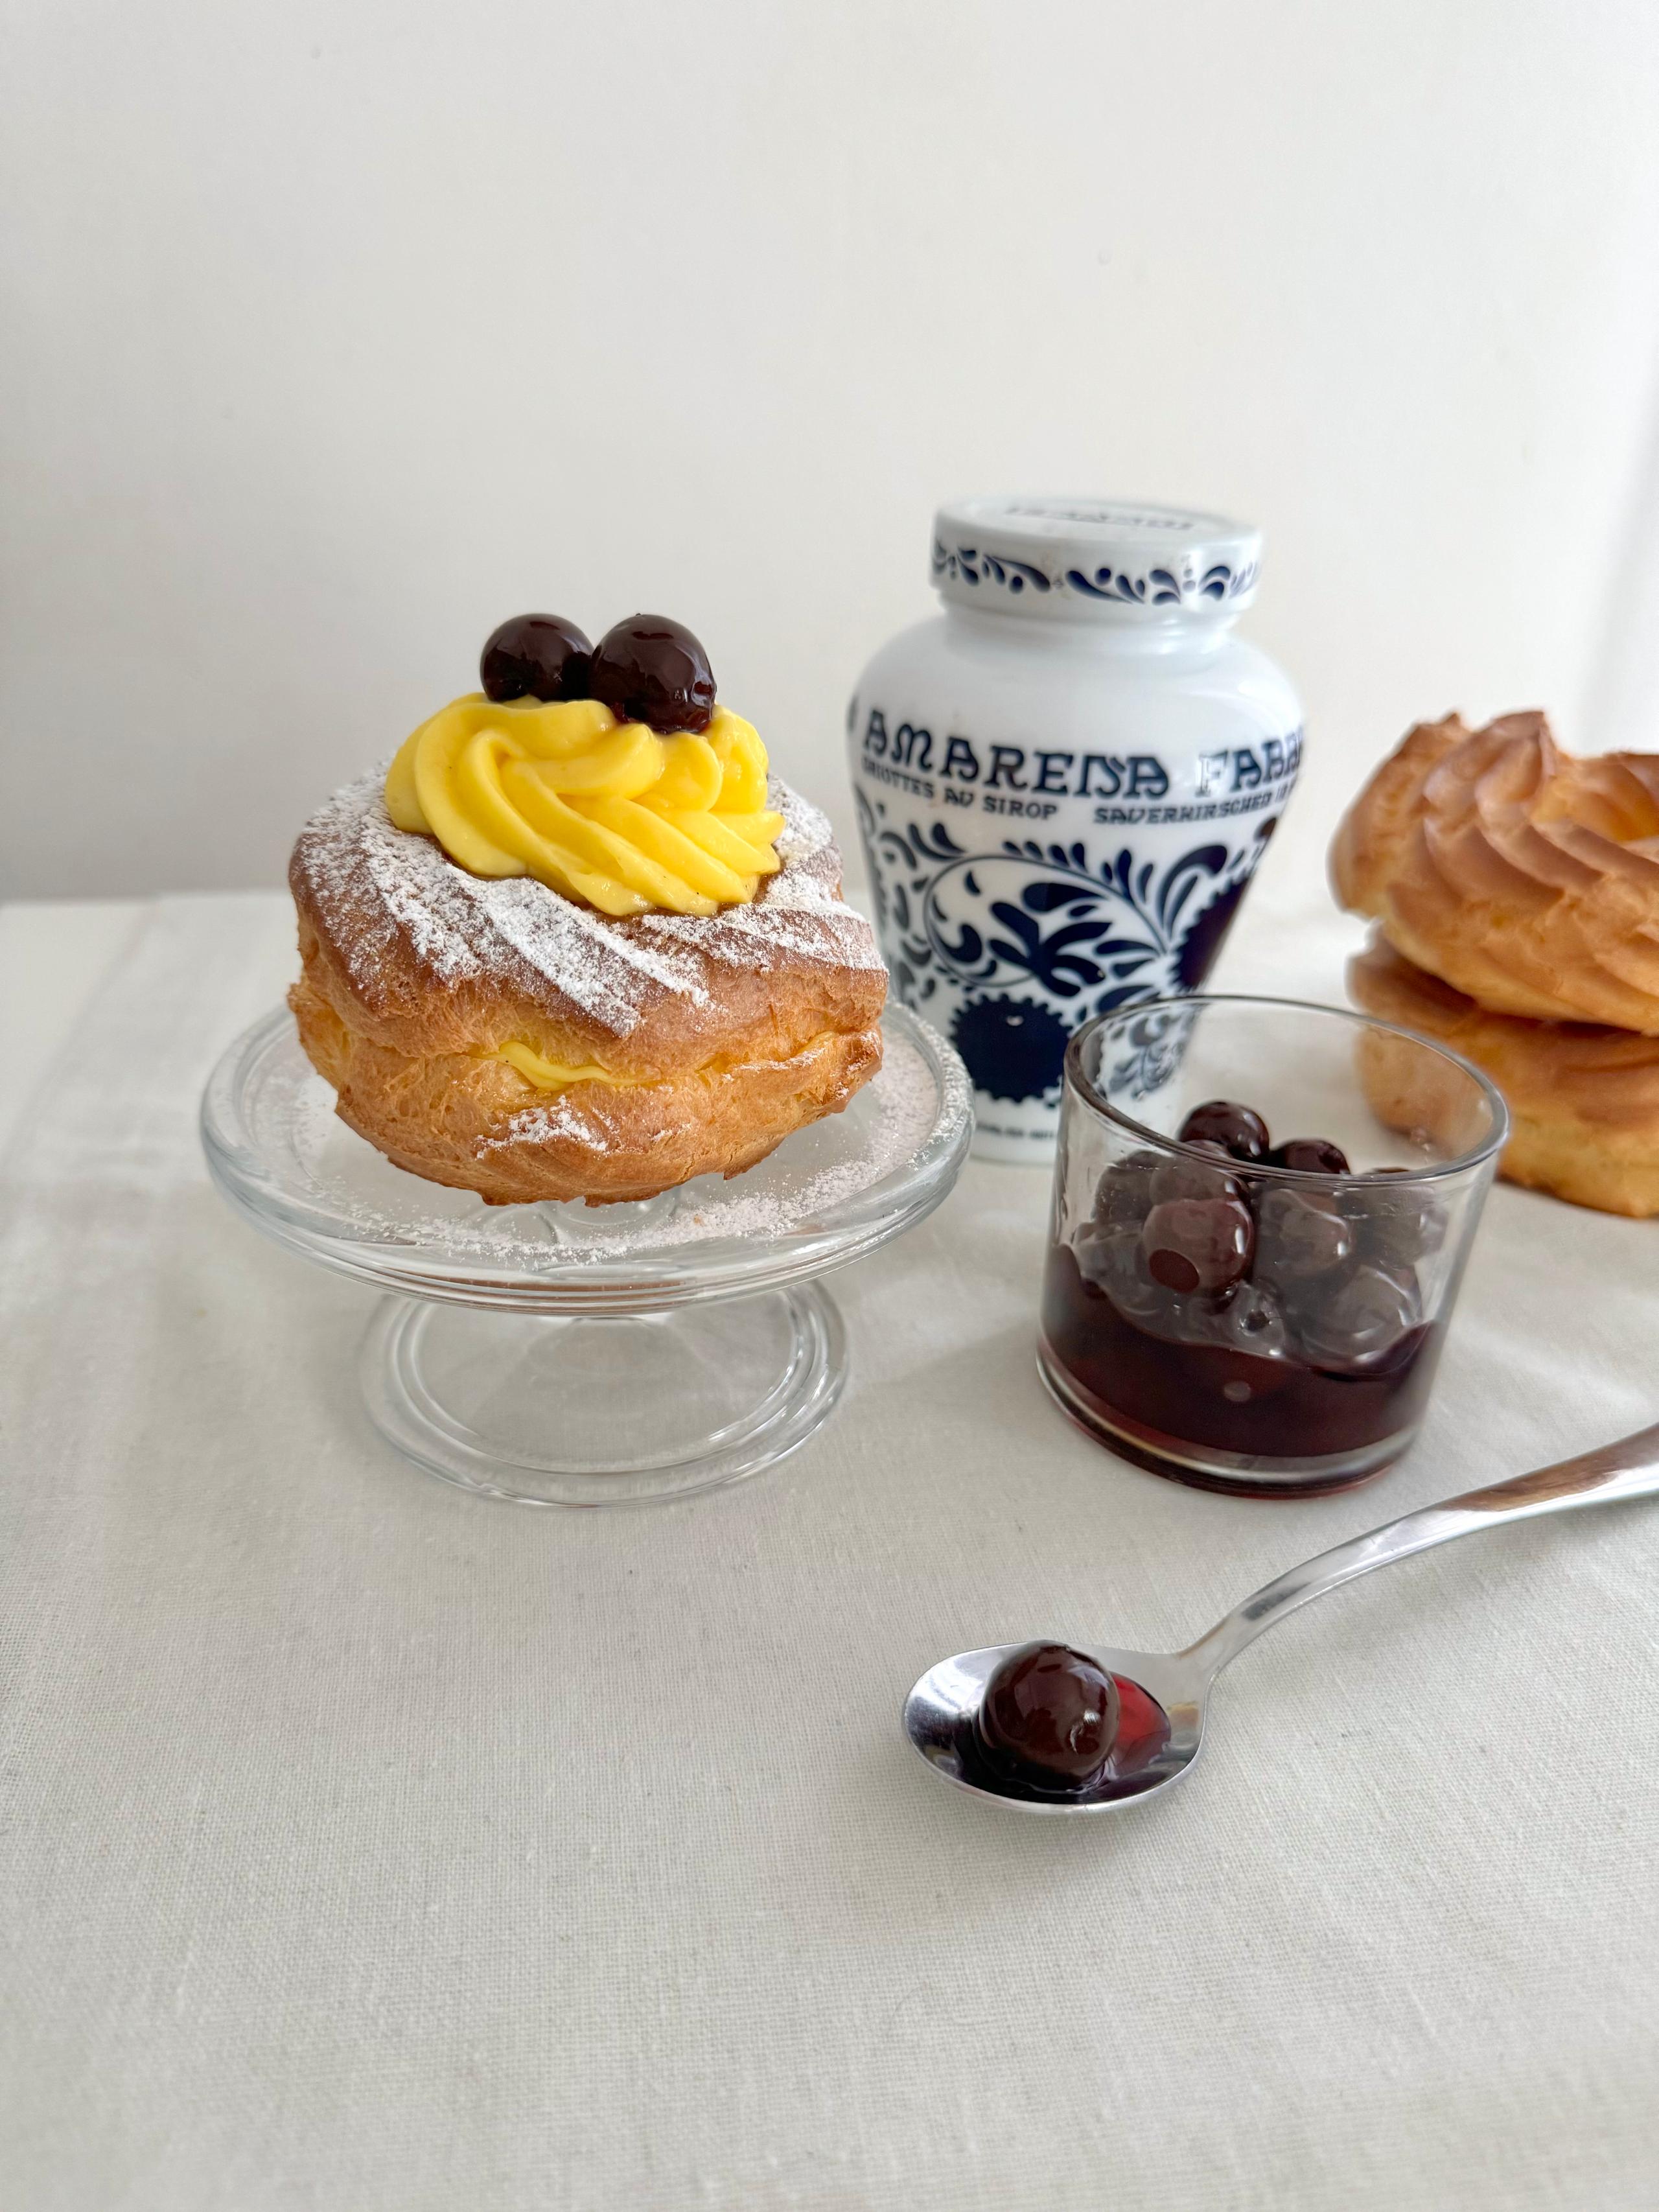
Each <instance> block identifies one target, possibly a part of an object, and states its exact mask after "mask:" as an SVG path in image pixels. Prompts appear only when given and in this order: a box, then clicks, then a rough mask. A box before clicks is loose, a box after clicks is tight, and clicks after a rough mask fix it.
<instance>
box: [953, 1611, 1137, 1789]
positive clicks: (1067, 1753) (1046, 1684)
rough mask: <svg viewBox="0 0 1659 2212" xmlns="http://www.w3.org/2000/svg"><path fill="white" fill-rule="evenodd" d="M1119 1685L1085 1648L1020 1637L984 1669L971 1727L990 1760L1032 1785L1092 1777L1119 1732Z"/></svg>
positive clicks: (1069, 1784)
mask: <svg viewBox="0 0 1659 2212" xmlns="http://www.w3.org/2000/svg"><path fill="white" fill-rule="evenodd" d="M1117 1723H1118V1690H1117V1685H1116V1683H1115V1681H1114V1680H1113V1679H1112V1677H1111V1676H1110V1675H1109V1674H1107V1673H1106V1671H1105V1670H1104V1668H1102V1667H1100V1666H1099V1665H1098V1664H1097V1662H1095V1661H1094V1660H1092V1659H1091V1658H1090V1657H1089V1656H1088V1654H1087V1653H1086V1652H1084V1651H1074V1650H1073V1649H1072V1647H1071V1646H1070V1645H1069V1644H1021V1646H1020V1648H1019V1649H1018V1651H1011V1652H1010V1653H1009V1655H1008V1656H1007V1657H1006V1659H1005V1660H1004V1661H1003V1662H1002V1663H1001V1665H1000V1666H999V1667H998V1668H996V1669H995V1670H994V1673H993V1674H992V1675H991V1676H990V1679H989V1680H987V1683H986V1685H985V1691H984V1695H983V1697H982V1698H981V1701H980V1708H979V1713H978V1717H977V1720H976V1723H975V1725H976V1728H977V1730H978V1735H979V1741H980V1746H981V1749H982V1750H983V1751H984V1753H985V1754H986V1756H987V1758H988V1759H990V1761H991V1763H992V1765H994V1766H996V1767H998V1768H1000V1770H1001V1771H1004V1772H1006V1773H1009V1774H1012V1775H1014V1776H1016V1777H1017V1778H1019V1779H1020V1780H1023V1781H1026V1782H1029V1783H1031V1784H1033V1785H1034V1786H1036V1787H1037V1788H1047V1789H1051V1790H1052V1789H1061V1790H1075V1789H1078V1788H1079V1787H1081V1786H1082V1785H1083V1784H1085V1783H1087V1782H1090V1781H1092V1779H1093V1778H1094V1777H1095V1776H1096V1775H1097V1774H1098V1773H1099V1771H1100V1770H1101V1769H1102V1767H1103V1766H1104V1765H1105V1764H1106V1761H1107V1759H1109V1757H1110V1755H1111V1750H1112V1745H1113V1743H1114V1741H1115V1740H1116V1736H1117Z"/></svg>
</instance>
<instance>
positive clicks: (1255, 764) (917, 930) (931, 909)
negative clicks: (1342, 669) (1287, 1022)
mask: <svg viewBox="0 0 1659 2212" xmlns="http://www.w3.org/2000/svg"><path fill="white" fill-rule="evenodd" d="M1260 557H1261V533H1260V532H1258V531H1256V530H1254V529H1252V528H1250V527H1249V526H1247V525H1245V524H1243V523H1237V522H1229V521H1227V520H1225V519H1224V518H1223V517H1222V516H1220V515H1215V514H1200V513H1187V512H1185V511H1182V510H1180V509H1177V508H1174V507H1142V506H1135V505H1132V504H1127V503H1123V502H1120V501H1112V500H1089V499H1039V498H1028V499H1021V498H987V499H969V500H963V501H958V502H956V503H954V504H952V505H951V506H948V507H942V508H941V509H940V510H939V514H938V516H937V517H936V519H935V524H934V537H933V583H934V586H935V588H936V589H937V590H938V592H939V596H940V598H941V599H942V600H943V601H944V609H945V611H944V612H943V613H942V614H941V615H939V616H936V617H934V618H933V620H932V621H930V622H924V623H918V624H917V625H916V627H915V629H908V630H905V631H903V632H902V633H901V634H900V635H898V636H897V637H896V638H894V639H893V640H892V641H890V643H889V644H887V645H884V647H882V649H881V650H880V652H879V653H877V654H876V656H875V658H874V659H873V660H872V661H871V663H870V665H869V666H868V667H867V668H866V670H865V671H864V674H863V675H862V676H861V677H860V679H859V685H858V689H857V690H856V691H855V692H854V696H853V702H852V706H851V708H850V710H849V719H848V737H849V744H850V748H851V754H852V778H853V787H854V797H855V799H856V802H857V806H858V817H859V824H860V831H861V834H862V836H863V840H864V848H865V853H866V859H867V860H868V864H869V872H870V881H871V886H872V895H873V896H874V899H875V902H876V913H877V921H878V929H879V932H880V935H881V942H882V950H883V952H884V954H885V956H886V959H887V963H888V965H889V967H890V969H891V970H892V975H893V981H894V985H895V987H896V990H897V992H898V994H899V996H900V997H901V998H902V1000H904V1002H905V1004H906V1005H907V1006H911V1007H913V1008H915V1011H916V1012H918V1013H921V1014H922V1015H924V1016H926V1018H927V1019H928V1020H929V1021H931V1022H932V1023H933V1024H934V1026H935V1027H936V1028H938V1029H939V1030H943V1031H944V1032H945V1034H946V1035H947V1036H949V1037H950V1038H951V1042H953V1043H954V1044H955V1046H956V1048H957V1051H958V1052H959V1053H960V1054H962V1057H963V1060H964V1061H965V1062H966V1063H967V1066H968V1071H969V1074H970V1075H971V1077H972V1078H973V1081H974V1086H975V1098H974V1104H975V1113H976V1115H977V1117H978V1125H979V1127H978V1135H977V1137H976V1139H975V1152H977V1153H978V1154H979V1155H980V1156H981V1158H993V1159H1007V1160H1031V1161H1043V1160H1047V1159H1048V1158H1050V1157H1051V1156H1052V1152H1053V1147H1054V1136H1055V1132H1056V1129H1057V1127H1058V1122H1059V1115H1060V1073H1061V1063H1062V1061H1063V1059H1064V1056H1065V1051H1066V1042H1067V1040H1068V1038H1069V1037H1070V1036H1071V1034H1072V1032H1073V1030H1076V1029H1078V1028H1079V1027H1080V1026H1081V1024H1083V1023H1084V1022H1085V1021H1088V1020H1090V1019H1091V1018H1093V1017H1094V1016H1095V1015H1097V1014H1103V1013H1109V1012H1112V1011H1113V1010H1114V1009H1115V1008H1116V1007H1119V1006H1127V1005H1130V1004H1133V1002H1134V1001H1135V1000H1140V999H1154V998H1161V997H1164V996H1167V995H1169V994H1171V993H1175V992H1189V991H1195V990H1197V989H1198V988H1199V987H1200V986H1201V985H1202V983H1203V981H1204V979H1205V977H1206V975H1208V973H1209V971H1210V968H1211V964H1212V962H1213V961H1214V959H1215V957H1216V954H1217V953H1218V951H1219V950H1220V948H1221V944H1222V941H1223V939H1225V936H1226V933H1227V931H1228V928H1229V927H1230V926H1231V922H1232V920H1233V917H1234V915H1235V914H1236V913H1237V909H1238V903H1239V901H1240V900H1241V899H1242V897H1243V895H1244V891H1245V889H1246V886H1247V885H1248V884H1249V880H1250V878H1251V876H1252V875H1253V874H1254V872H1255V867H1256V865H1257V863H1258V861H1259V860H1261V855H1262V853H1263V851H1264V850H1265V848H1266V847H1267V841H1268V839H1269V838H1270V837H1271V836H1272V835H1273V829H1274V827H1275V825H1276V823H1278V820H1279V815H1280V813H1281V812H1282V811H1283V809H1284V806H1285V801H1286V800H1287V799H1289V797H1290V795H1291V787H1292V786H1293V785H1294V784H1295V781H1296V776H1297V768H1298V767H1299V765H1300V763H1301V757H1302V717H1301V710H1300V708H1299V707H1298V705H1297V698H1296V694H1295V692H1294V691H1293V690H1291V686H1290V684H1289V682H1288V681H1287V680H1286V678H1285V676H1284V675H1283V674H1282V673H1281V672H1280V671H1279V669H1278V668H1277V667H1276V666H1275V665H1274V664H1273V662H1272V661H1271V660H1269V659H1267V655H1266V654H1265V653H1260V652H1258V651H1257V650H1256V649H1255V647H1253V646H1250V645H1247V644H1245V643H1244V642H1243V641H1242V640H1241V639H1239V638H1237V637H1235V636H1234V635H1233V634H1232V626H1233V623H1234V622H1235V621H1236V619H1237V617H1238V616H1239V615H1240V614H1241V613H1242V612H1243V610H1244V608H1245V607H1247V606H1248V605H1249V603H1250V600H1251V599H1252V598H1253V597H1254V596H1255V584H1256V574H1257V568H1258V565H1259V562H1260Z"/></svg>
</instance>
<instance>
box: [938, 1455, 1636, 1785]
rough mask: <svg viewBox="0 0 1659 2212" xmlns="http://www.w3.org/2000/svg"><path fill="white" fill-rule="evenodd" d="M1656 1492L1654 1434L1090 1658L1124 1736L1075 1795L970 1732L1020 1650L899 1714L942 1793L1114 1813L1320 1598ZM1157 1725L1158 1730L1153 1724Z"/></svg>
mask: <svg viewBox="0 0 1659 2212" xmlns="http://www.w3.org/2000/svg"><path fill="white" fill-rule="evenodd" d="M1656 1492H1659V1427H1654V1428H1650V1429H1642V1430H1640V1431H1638V1433H1637V1434H1636V1435H1635V1436H1632V1437H1623V1438H1621V1439H1620V1442H1619V1443H1612V1444H1603V1445H1602V1446H1601V1448H1600V1449H1598V1450H1595V1451H1590V1452H1584V1453H1582V1454H1581V1455H1579V1457H1577V1459H1570V1460H1563V1461H1562V1462H1560V1463H1559V1465H1558V1466H1555V1467H1543V1468H1537V1469H1535V1470H1534V1473H1532V1474H1519V1475H1516V1477H1515V1478H1514V1479H1513V1480H1511V1481H1509V1482H1496V1483H1492V1484H1490V1485H1489V1486H1486V1488H1484V1489H1481V1490H1469V1491H1465V1492H1463V1493H1462V1496H1460V1497H1457V1498H1447V1499H1446V1500H1445V1502H1444V1504H1440V1505H1426V1506H1425V1507H1424V1508H1423V1510H1421V1511H1420V1512H1418V1513H1408V1514H1407V1515H1406V1516H1404V1518H1403V1519H1401V1520H1399V1521H1390V1522H1387V1523H1386V1524H1385V1525H1384V1526H1383V1528H1373V1529H1371V1530H1370V1531H1369V1532H1368V1533H1367V1534H1365V1535H1363V1536H1354V1537H1352V1538H1350V1540H1349V1541H1348V1542H1347V1543H1346V1544H1339V1545H1337V1546H1336V1547H1335V1548H1334V1550H1333V1551H1329V1552H1322V1553H1320V1554H1319V1556H1318V1558H1317V1559H1310V1560H1308V1561H1307V1562H1306V1564H1305V1565H1302V1566H1299V1567H1292V1568H1291V1570H1290V1571H1289V1572H1288V1573H1286V1574H1282V1575H1280V1576H1279V1577H1278V1578H1277V1580H1276V1581H1273V1582H1270V1583H1267V1584H1265V1585H1264V1586H1263V1588H1261V1589H1259V1590H1257V1591H1256V1592H1255V1595H1253V1596H1250V1597H1247V1598H1246V1599H1245V1601H1244V1602H1243V1605H1240V1606H1235V1607H1234V1608H1233V1610H1232V1611H1231V1613H1228V1614H1227V1615H1226V1616H1225V1619H1224V1620H1218V1622H1217V1623H1216V1625H1215V1626H1214V1627H1213V1628H1212V1629H1211V1630H1210V1631H1209V1632H1208V1633H1207V1634H1206V1635H1204V1636H1200V1638H1199V1639H1198V1641H1197V1643H1196V1644H1189V1645H1188V1648H1187V1649H1186V1650H1184V1651H1118V1650H1113V1649H1111V1648H1110V1647H1109V1646H1108V1645H1104V1644H1097V1645H1095V1646H1093V1647H1092V1649H1091V1654H1090V1656H1091V1657H1093V1658H1094V1659H1095V1660H1096V1661H1097V1662H1098V1663H1099V1665H1100V1666H1102V1667H1103V1668H1104V1669H1105V1670H1106V1672H1107V1673H1108V1674H1112V1675H1115V1677H1116V1678H1117V1682H1118V1688H1119V1692H1120V1695H1121V1697H1122V1698H1123V1702H1124V1713H1125V1717H1126V1724H1125V1725H1124V1726H1122V1727H1121V1729H1120V1734H1119V1738H1118V1742H1117V1744H1116V1745H1115V1747H1114V1748H1113V1752H1112V1756H1111V1758H1110V1759H1109V1760H1108V1761H1107V1763H1106V1765H1105V1766H1104V1768H1103V1770H1102V1771H1101V1772H1100V1774H1099V1775H1098V1776H1097V1777H1096V1778H1095V1779H1094V1780H1093V1781H1092V1782H1089V1783H1085V1784H1084V1785H1083V1786H1082V1787H1081V1788H1079V1789H1071V1790H1062V1789H1061V1788H1060V1787H1059V1786H1058V1785H1057V1786H1055V1787H1054V1789H1052V1790H1044V1789H1042V1788H1041V1787H1039V1786H1037V1785H1036V1784H1035V1783H1034V1782H1031V1781H1026V1780H1022V1779H1021V1778H1019V1777H1018V1776H1017V1775H1012V1774H1007V1773H1004V1772H1003V1771H1001V1770H1000V1768H998V1767H997V1766H995V1765H993V1763H992V1762H991V1761H990V1759H988V1758H987V1755H986V1753H985V1752H984V1750H983V1748H982V1747H981V1742H980V1738H979V1734H978V1729H977V1726H976V1723H977V1717H978V1714H979V1711H980V1707H981V1704H982V1703H983V1701H984V1697H985V1686H986V1683H987V1681H988V1680H989V1679H990V1677H991V1675H992V1674H993V1673H994V1671H995V1669H996V1668H998V1667H999V1666H1000V1664H1001V1663H1002V1662H1003V1661H1004V1660H1005V1659H1007V1658H1010V1657H1012V1655H1013V1653H1014V1652H1015V1651H1017V1650H1019V1649H1020V1648H1021V1647H1020V1646H1019V1645H1018V1644H987V1645H986V1646H984V1647H983V1648H982V1649H981V1650H978V1651H959V1652H957V1655H956V1656H955V1658H953V1659H941V1660H940V1661H939V1662H938V1664H937V1665H936V1666H933V1667H930V1668H928V1670H927V1673H926V1674H924V1675H923V1676H922V1678H921V1680H920V1681H919V1682H918V1683H917V1684H916V1685H915V1688H914V1689H913V1690H912V1691H911V1692H910V1694H909V1696H908V1698H907V1699H905V1701H904V1732H905V1735H907V1736H908V1738H909V1740H910V1743H911V1746H912V1747H913V1748H914V1749H915V1751H916V1752H918V1753H920V1755H921V1757H922V1758H923V1759H926V1760H927V1764H928V1766H929V1767H930V1768H931V1769H932V1771H933V1773H935V1774H936V1775H938V1776H939V1779H940V1780H941V1781H942V1782H949V1783H952V1784H955V1786H956V1787H957V1789H958V1790H967V1791H969V1794H970V1795H971V1796H975V1797H989V1798H993V1799H994V1800H995V1801H996V1802H998V1803H999V1804H1003V1805H1015V1806H1018V1808H1019V1809H1020V1811H1021V1812H1023V1813H1066V1814H1077V1813H1115V1812H1121V1810H1122V1808H1124V1807H1125V1806H1126V1805H1139V1804H1141V1803H1143V1802H1145V1800H1146V1798H1148V1797H1151V1796H1155V1795H1156V1794H1157V1792H1158V1790H1167V1789H1168V1788H1169V1787H1170V1784H1172V1783H1175V1782H1178V1781H1179V1780H1180V1779H1181V1778H1182V1775H1183V1774H1185V1773H1186V1772H1187V1771H1188V1768H1189V1767H1190V1766H1191V1765H1192V1764H1193V1762H1194V1759H1196V1758H1197V1757H1198V1754H1199V1751H1200V1748H1201V1747H1202V1745H1203V1741H1204V1717H1205V1711H1206V1706H1207V1704H1208V1701H1209V1695H1210V1688H1211V1685H1212V1683H1213V1682H1214V1680H1215V1678H1216V1676H1217V1675H1218V1674H1219V1673H1220V1672H1221V1670H1222V1668H1224V1667H1225V1666H1226V1665H1228V1663H1229V1662H1231V1661H1232V1660H1233V1659H1236V1658H1237V1656H1238V1654H1239V1653H1240V1652H1241V1651H1242V1650H1243V1649H1244V1647H1245V1645H1246V1644H1250V1643H1253V1642H1254V1641H1255V1638H1257V1637H1258V1636H1260V1635H1261V1632H1262V1631H1263V1630H1264V1629H1267V1628H1271V1627H1272V1626H1273V1624H1274V1623H1275V1622H1276V1621H1279V1620H1283V1619H1284V1618H1285V1614H1286V1613H1291V1612H1293V1611H1294V1610H1295V1609H1296V1607H1297V1606H1301V1605H1306V1604H1307V1603H1309V1601H1310V1600H1311V1599H1314V1598H1316V1597H1322V1596H1323V1595H1325V1593H1326V1591H1327V1590H1333V1589H1338V1588H1340V1585H1341V1584H1342V1583H1347V1582H1352V1580H1353V1579H1354V1577H1356V1576H1357V1575H1364V1574H1369V1573H1370V1571H1371V1569H1372V1568H1373V1567H1386V1566H1389V1565H1391V1564H1392V1563H1393V1562H1394V1561H1395V1559H1409V1558H1411V1556H1412V1555H1413V1553H1417V1552H1426V1551H1428V1550H1429V1549H1430V1548H1431V1546H1433V1545H1436V1544H1445V1543H1449V1542H1450V1541H1451V1540H1452V1538H1453V1537H1454V1536H1468V1535H1473V1534H1474V1533H1475V1532H1476V1531H1477V1530H1479V1529H1481V1528H1493V1527H1495V1526H1496V1525H1497V1524H1498V1522H1503V1521H1531V1520H1535V1519H1537V1518H1538V1517H1539V1516H1541V1515H1543V1514H1546V1513H1567V1512H1571V1511H1573V1510H1576V1509H1577V1508H1578V1507H1581V1506H1586V1505H1611V1504H1615V1503H1617V1502H1618V1501H1619V1500H1620V1499H1621V1498H1649V1497H1651V1496H1653V1495H1654V1494H1655V1493H1656ZM1134 1689H1139V1691H1140V1692H1143V1694H1144V1697H1145V1698H1146V1699H1151V1700H1152V1705H1153V1707H1154V1708H1156V1707H1161V1708H1162V1712H1161V1714H1157V1713H1155V1712H1152V1711H1149V1709H1148V1708H1147V1707H1146V1706H1145V1705H1141V1704H1139V1702H1138V1701H1136V1703H1135V1705H1134V1713H1135V1715H1136V1716H1138V1717H1137V1718H1133V1719H1132V1718H1131V1699H1130V1697H1129V1695H1128V1694H1127V1692H1130V1691H1133V1690H1134ZM1154 1722H1155V1723H1156V1725H1155V1726H1154V1725H1152V1723H1154Z"/></svg>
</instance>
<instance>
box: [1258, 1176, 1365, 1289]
mask: <svg viewBox="0 0 1659 2212" xmlns="http://www.w3.org/2000/svg"><path fill="white" fill-rule="evenodd" d="M1255 1235H1256V1257H1255V1266H1256V1273H1258V1274H1259V1275H1260V1276H1261V1278H1262V1279H1263V1280H1264V1281H1266V1282H1270V1283H1294V1282H1302V1281H1305V1280H1307V1279H1310V1277H1313V1276H1316V1275H1328V1274H1329V1273H1330V1272H1331V1270H1332V1268H1333V1267H1340V1266H1341V1265H1342V1263H1343V1261H1345V1260H1349V1259H1352V1256H1353V1249H1354V1231H1353V1225H1352V1222H1351V1221H1349V1220H1348V1218H1347V1217H1346V1215H1345V1214H1344V1213H1342V1212H1340V1209H1339V1208H1338V1206H1337V1205H1336V1202H1335V1200H1334V1199H1329V1198H1325V1197H1322V1196H1321V1195H1320V1194H1318V1193H1317V1192H1315V1191H1307V1192H1304V1191H1299V1190H1287V1189H1285V1188H1284V1187H1283V1186H1282V1185H1280V1186H1279V1187H1277V1188H1274V1189H1272V1190H1269V1191H1266V1192H1264V1193H1263V1194H1262V1196H1261V1200H1259V1202H1258V1204H1257V1206H1256V1210H1255Z"/></svg>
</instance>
